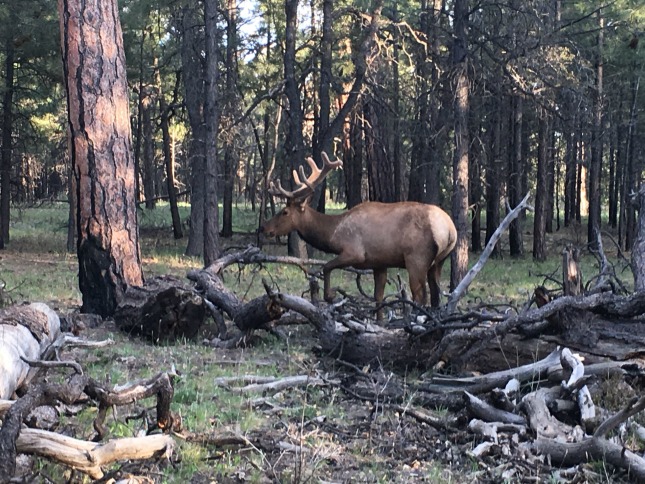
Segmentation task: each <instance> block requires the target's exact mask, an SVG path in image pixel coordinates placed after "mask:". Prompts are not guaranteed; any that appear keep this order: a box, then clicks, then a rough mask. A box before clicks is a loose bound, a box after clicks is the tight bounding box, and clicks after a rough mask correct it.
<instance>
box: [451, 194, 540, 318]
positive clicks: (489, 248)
mask: <svg viewBox="0 0 645 484" xmlns="http://www.w3.org/2000/svg"><path fill="white" fill-rule="evenodd" d="M530 196H531V193H530V192H529V193H527V194H526V195H525V196H524V199H523V200H522V201H521V202H520V203H519V204H518V205H517V207H515V208H514V209H513V210H511V211H510V212H509V213H508V214H507V215H506V217H504V220H502V223H501V224H499V227H497V229H496V230H495V232H493V235H492V236H491V238H490V240H489V241H488V243H487V244H486V248H485V249H484V251H483V252H482V255H481V256H480V257H479V260H478V261H477V263H476V264H475V265H474V266H473V267H472V268H471V269H470V270H469V271H468V273H467V274H466V275H465V276H464V278H463V279H462V280H461V281H460V282H459V284H458V285H457V287H456V288H455V290H454V291H452V293H451V294H450V296H449V297H448V303H447V304H446V306H447V308H448V312H451V313H452V312H454V311H455V309H456V308H457V303H458V302H459V300H460V299H461V298H462V297H464V294H465V293H466V291H467V290H468V287H469V286H470V284H471V283H472V282H473V280H474V279H475V276H477V274H478V273H479V271H481V270H482V268H483V267H484V265H485V264H486V261H488V258H489V257H490V255H491V254H492V253H493V250H494V249H495V245H496V244H497V241H498V240H499V239H500V237H501V236H502V234H503V233H504V232H505V231H506V229H507V228H508V226H509V225H510V224H511V222H512V221H513V220H515V219H516V218H517V217H518V216H519V215H520V214H521V213H522V210H533V208H532V207H531V206H530V205H528V199H529V197H530Z"/></svg>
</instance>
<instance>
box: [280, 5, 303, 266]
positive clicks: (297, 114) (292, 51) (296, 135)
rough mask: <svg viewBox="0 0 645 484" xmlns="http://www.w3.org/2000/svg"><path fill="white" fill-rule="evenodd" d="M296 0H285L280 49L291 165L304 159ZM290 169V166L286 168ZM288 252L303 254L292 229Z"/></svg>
mask: <svg viewBox="0 0 645 484" xmlns="http://www.w3.org/2000/svg"><path fill="white" fill-rule="evenodd" d="M298 3H299V2H298V0H286V1H285V2H284V9H285V15H286V27H285V49H284V93H285V96H286V98H287V103H288V104H287V109H286V110H285V115H286V123H287V135H286V139H285V143H284V151H285V156H286V157H287V160H288V161H289V163H290V167H291V168H292V169H298V167H299V166H300V165H301V164H302V163H303V162H304V160H305V146H304V142H303V139H302V124H303V113H302V105H301V103H300V91H299V90H298V81H297V79H296V35H297V33H298ZM289 171H291V170H289ZM289 183H290V186H291V189H293V188H294V185H293V183H294V182H293V180H290V181H289ZM288 252H289V255H292V256H295V257H306V255H307V249H306V244H305V242H304V241H303V240H302V239H301V238H300V237H299V236H298V234H297V233H296V232H292V233H291V234H289V240H288Z"/></svg>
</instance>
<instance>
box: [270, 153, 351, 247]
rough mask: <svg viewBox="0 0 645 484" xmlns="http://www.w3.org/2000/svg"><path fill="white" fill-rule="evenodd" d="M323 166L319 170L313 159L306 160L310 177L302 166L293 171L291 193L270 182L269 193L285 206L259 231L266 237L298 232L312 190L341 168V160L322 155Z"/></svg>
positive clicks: (277, 182)
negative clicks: (281, 199) (294, 186)
mask: <svg viewBox="0 0 645 484" xmlns="http://www.w3.org/2000/svg"><path fill="white" fill-rule="evenodd" d="M322 160H323V166H322V168H319V167H318V165H316V162H315V161H314V160H313V158H307V163H308V164H309V167H310V168H311V175H309V176H308V177H307V176H306V175H305V170H304V168H303V167H302V166H300V167H299V169H298V171H296V170H293V180H294V182H295V185H296V188H295V189H294V190H292V191H288V190H285V189H284V188H283V187H282V185H281V183H280V180H276V181H275V183H274V182H273V181H272V182H271V183H270V185H269V193H270V194H271V195H274V196H278V197H283V198H285V199H286V200H287V205H286V207H284V208H283V209H282V210H281V211H280V212H279V213H278V214H277V215H276V216H275V217H273V218H272V219H271V220H269V221H268V222H266V223H265V224H264V225H263V226H262V227H261V228H260V231H261V232H263V233H264V234H265V235H266V236H268V237H277V236H280V235H287V234H288V233H289V232H292V231H294V230H298V229H299V227H300V225H301V220H302V217H303V216H304V214H305V212H306V211H307V210H309V201H310V200H311V196H312V195H313V194H314V190H315V189H316V187H317V186H318V185H320V184H321V183H322V181H323V180H324V179H325V177H326V176H327V175H328V174H329V173H331V172H332V171H333V170H335V169H336V168H342V166H343V162H342V161H341V160H336V161H331V160H330V159H329V157H328V156H327V154H326V153H322Z"/></svg>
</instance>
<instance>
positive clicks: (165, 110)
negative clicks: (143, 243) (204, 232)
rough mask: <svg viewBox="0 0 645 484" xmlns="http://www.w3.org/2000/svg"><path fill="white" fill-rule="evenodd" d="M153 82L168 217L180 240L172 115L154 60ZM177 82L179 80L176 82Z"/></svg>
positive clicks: (174, 96)
mask: <svg viewBox="0 0 645 484" xmlns="http://www.w3.org/2000/svg"><path fill="white" fill-rule="evenodd" d="M154 63H155V81H156V83H157V96H158V100H159V116H160V121H159V125H160V127H161V139H162V142H161V144H162V147H163V149H162V151H163V159H164V166H165V168H166V187H167V190H168V205H169V206H170V216H171V218H172V233H173V235H174V237H175V239H181V238H182V237H183V236H184V232H183V230H182V228H181V218H180V217H179V206H178V205H177V188H176V187H175V150H174V147H173V144H174V140H173V138H172V136H171V134H170V117H171V114H172V111H171V109H172V108H171V107H170V106H168V103H167V102H166V98H165V97H164V93H163V89H162V85H161V73H160V72H159V66H158V65H157V59H156V58H155V62H154ZM177 81H179V79H178V80H177ZM177 89H178V86H175V92H174V95H173V98H174V99H173V104H174V103H175V100H176V99H177Z"/></svg>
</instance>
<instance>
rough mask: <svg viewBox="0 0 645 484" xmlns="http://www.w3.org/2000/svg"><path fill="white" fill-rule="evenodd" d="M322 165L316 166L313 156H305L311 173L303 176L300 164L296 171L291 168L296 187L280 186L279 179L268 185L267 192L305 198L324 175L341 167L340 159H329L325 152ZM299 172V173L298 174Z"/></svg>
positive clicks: (303, 172)
mask: <svg viewBox="0 0 645 484" xmlns="http://www.w3.org/2000/svg"><path fill="white" fill-rule="evenodd" d="M322 160H323V167H322V168H318V165H316V162H315V161H314V160H313V158H307V163H308V164H309V167H310V168H311V175H309V177H307V176H305V170H304V167H303V166H302V165H300V167H298V171H296V170H293V181H294V182H295V183H296V189H295V190H293V191H288V190H285V189H284V188H282V185H281V184H280V180H276V181H275V183H274V182H271V184H270V185H269V193H270V194H271V195H276V196H281V197H285V198H289V199H296V198H306V197H308V196H309V195H311V194H312V193H313V192H314V190H315V188H316V187H317V186H318V185H319V184H320V183H321V182H322V181H323V180H324V179H325V177H326V176H327V175H328V174H329V173H331V172H332V171H333V170H335V169H336V168H342V167H343V162H342V160H336V161H331V160H330V159H329V157H328V156H327V153H325V152H323V153H322ZM298 173H300V175H298Z"/></svg>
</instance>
